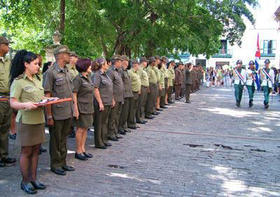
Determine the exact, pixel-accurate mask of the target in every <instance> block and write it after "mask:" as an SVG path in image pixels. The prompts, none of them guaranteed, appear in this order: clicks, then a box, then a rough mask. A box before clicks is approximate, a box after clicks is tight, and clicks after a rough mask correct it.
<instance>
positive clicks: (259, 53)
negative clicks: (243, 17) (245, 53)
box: [255, 34, 261, 58]
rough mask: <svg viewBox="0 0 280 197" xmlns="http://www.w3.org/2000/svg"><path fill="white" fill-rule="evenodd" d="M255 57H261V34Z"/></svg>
mask: <svg viewBox="0 0 280 197" xmlns="http://www.w3.org/2000/svg"><path fill="white" fill-rule="evenodd" d="M255 57H258V58H260V57H261V50H260V43H259V34H258V37H257V51H256V55H255Z"/></svg>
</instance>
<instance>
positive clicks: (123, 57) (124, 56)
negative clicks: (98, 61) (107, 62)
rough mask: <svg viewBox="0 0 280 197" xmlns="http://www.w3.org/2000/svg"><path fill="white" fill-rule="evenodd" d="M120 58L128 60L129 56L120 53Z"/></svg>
mask: <svg viewBox="0 0 280 197" xmlns="http://www.w3.org/2000/svg"><path fill="white" fill-rule="evenodd" d="M121 58H122V60H123V61H129V58H128V57H127V56H126V55H122V56H121Z"/></svg>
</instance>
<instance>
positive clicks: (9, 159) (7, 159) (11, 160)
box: [2, 157, 17, 164]
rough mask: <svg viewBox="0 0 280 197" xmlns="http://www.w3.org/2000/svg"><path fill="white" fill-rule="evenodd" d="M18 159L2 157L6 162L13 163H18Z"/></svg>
mask: <svg viewBox="0 0 280 197" xmlns="http://www.w3.org/2000/svg"><path fill="white" fill-rule="evenodd" d="M16 161H17V160H16V159H15V158H10V157H7V158H2V162H4V163H6V164H13V163H16Z"/></svg>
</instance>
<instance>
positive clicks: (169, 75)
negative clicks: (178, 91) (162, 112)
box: [167, 60, 175, 104]
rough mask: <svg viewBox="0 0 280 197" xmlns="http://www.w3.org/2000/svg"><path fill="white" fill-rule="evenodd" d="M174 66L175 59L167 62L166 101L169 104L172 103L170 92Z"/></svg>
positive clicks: (172, 85)
mask: <svg viewBox="0 0 280 197" xmlns="http://www.w3.org/2000/svg"><path fill="white" fill-rule="evenodd" d="M174 66H175V61H174V60H172V61H170V62H169V64H168V68H167V69H168V70H167V71H168V87H169V88H168V91H167V94H168V95H167V102H168V103H169V104H172V103H174V101H173V100H172V93H173V87H174V80H175V70H174Z"/></svg>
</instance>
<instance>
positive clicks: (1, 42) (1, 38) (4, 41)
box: [0, 36, 11, 44]
mask: <svg viewBox="0 0 280 197" xmlns="http://www.w3.org/2000/svg"><path fill="white" fill-rule="evenodd" d="M10 43H11V42H10V41H9V40H8V39H7V38H5V37H3V36H0V44H10Z"/></svg>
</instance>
